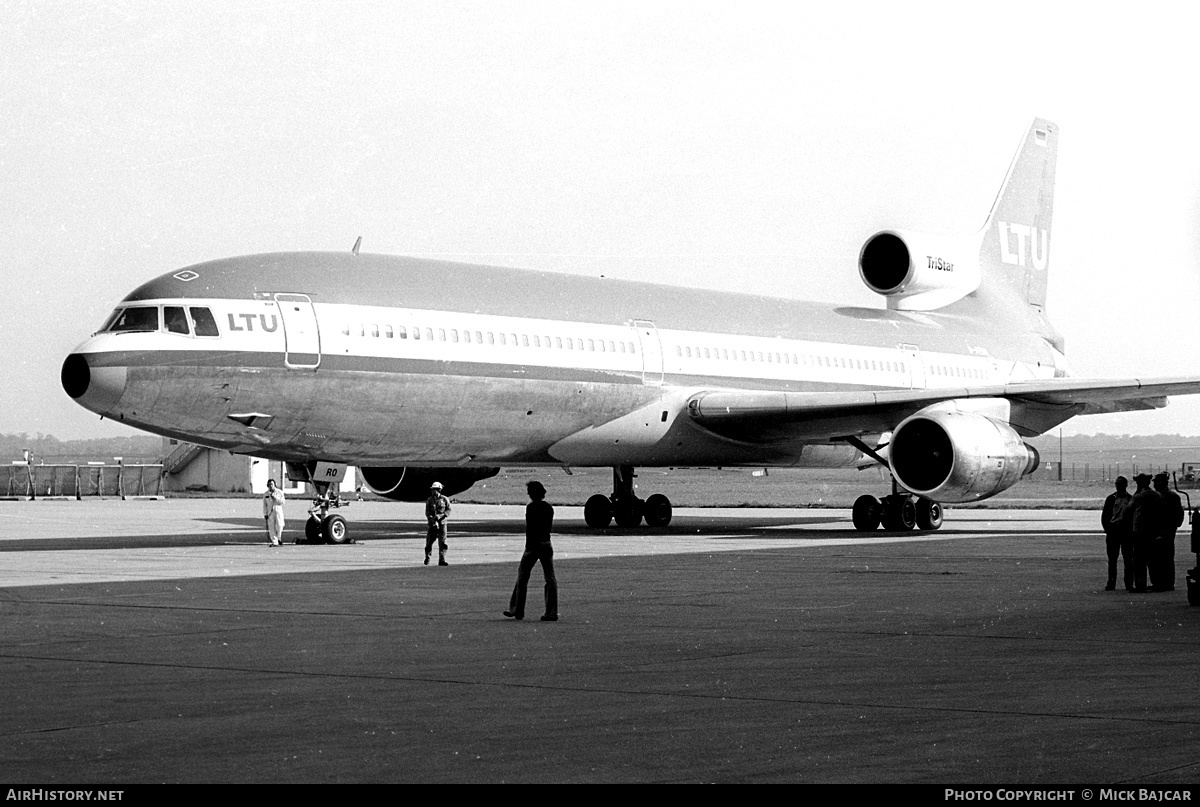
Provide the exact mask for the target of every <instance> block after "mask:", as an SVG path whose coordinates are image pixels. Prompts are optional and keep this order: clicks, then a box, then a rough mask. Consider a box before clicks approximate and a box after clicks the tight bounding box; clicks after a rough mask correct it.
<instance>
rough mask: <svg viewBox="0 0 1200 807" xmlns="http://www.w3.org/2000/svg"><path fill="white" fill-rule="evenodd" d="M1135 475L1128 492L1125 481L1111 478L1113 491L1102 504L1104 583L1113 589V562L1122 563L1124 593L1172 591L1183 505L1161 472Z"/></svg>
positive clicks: (1119, 477)
mask: <svg viewBox="0 0 1200 807" xmlns="http://www.w3.org/2000/svg"><path fill="white" fill-rule="evenodd" d="M1151 479H1152V478H1151V476H1150V474H1138V475H1137V476H1135V477H1134V478H1133V481H1134V484H1136V485H1137V489H1136V490H1135V491H1134V492H1133V493H1132V494H1131V493H1129V490H1128V488H1129V480H1128V479H1126V478H1125V477H1123V476H1118V477H1117V479H1116V491H1115V492H1113V493H1112V494H1111V495H1110V496H1109V497H1108V498H1107V499H1105V500H1104V511H1103V513H1102V514H1101V516H1100V524H1101V526H1103V527H1104V534H1105V536H1106V538H1105V543H1106V545H1107V549H1108V583H1107V585H1105V586H1104V590H1105V591H1113V590H1114V589H1116V587H1117V559H1118V558H1120V557H1123V558H1124V559H1125V590H1126V591H1129V592H1132V593H1134V594H1141V593H1144V592H1150V591H1174V590H1175V533H1176V531H1177V530H1178V529H1179V527H1180V526H1181V525H1182V524H1183V504H1182V503H1181V502H1180V499H1179V495H1178V494H1177V493H1175V491H1173V490H1171V488H1170V476H1168V475H1167V474H1166V473H1165V472H1163V473H1159V474H1156V475H1155V476H1154V477H1153V483H1154V487H1153V488H1152V487H1151V486H1150V483H1151Z"/></svg>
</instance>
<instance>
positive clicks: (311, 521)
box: [304, 516, 325, 544]
mask: <svg viewBox="0 0 1200 807" xmlns="http://www.w3.org/2000/svg"><path fill="white" fill-rule="evenodd" d="M304 540H305V541H308V542H309V543H310V544H320V543H324V541H325V536H323V535H321V522H320V521H317V520H316V519H315V518H313V517H312V516H309V518H308V521H306V522H304Z"/></svg>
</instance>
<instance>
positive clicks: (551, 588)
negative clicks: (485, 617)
mask: <svg viewBox="0 0 1200 807" xmlns="http://www.w3.org/2000/svg"><path fill="white" fill-rule="evenodd" d="M525 490H526V491H527V492H528V493H529V498H530V502H529V504H528V505H526V506H525V552H524V554H522V555H521V565H520V566H519V567H518V568H517V584H516V586H514V587H513V593H512V598H511V599H510V600H509V601H508V610H507V611H505V612H504V615H505V616H507V617H511V618H513V619H524V618H525V594H526V592H527V590H528V588H529V575H530V573H532V572H533V565H534V564H535V563H537V562H538V561H541V563H542V575H543V576H544V577H545V578H546V613H545V614H543V615H542V621H543V622H557V621H558V580H557V579H556V578H555V576H554V547H552V546H551V545H550V532H551V531H552V530H553V529H554V508H553V507H551V506H550V505H549V504H548V503H547V502H546V488H545V486H544V485H543V484H542V483H541V482H538V481H537V480H534V481H532V482H530V483H529V484H528V485H526V486H525Z"/></svg>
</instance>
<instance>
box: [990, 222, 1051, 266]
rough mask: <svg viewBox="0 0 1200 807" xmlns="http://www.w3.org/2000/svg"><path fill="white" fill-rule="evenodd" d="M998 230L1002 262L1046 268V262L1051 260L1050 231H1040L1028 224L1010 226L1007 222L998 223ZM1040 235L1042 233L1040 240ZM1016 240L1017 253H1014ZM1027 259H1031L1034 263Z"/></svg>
mask: <svg viewBox="0 0 1200 807" xmlns="http://www.w3.org/2000/svg"><path fill="white" fill-rule="evenodd" d="M996 228H997V229H998V230H999V231H1000V260H1002V261H1004V262H1005V263H1011V264H1013V265H1014V266H1028V265H1029V264H1030V263H1031V262H1032V264H1033V268H1034V269H1045V268H1046V262H1047V261H1048V260H1049V259H1050V231H1049V230H1039V229H1037V228H1035V227H1030V226H1029V225H1028V224H1009V223H1008V222H1006V221H997V222H996ZM1038 233H1041V236H1042V237H1041V238H1040V239H1039V238H1038ZM1014 240H1015V241H1016V251H1013V242H1014ZM1039 243H1040V248H1039ZM1027 258H1031V259H1032V261H1030V260H1027Z"/></svg>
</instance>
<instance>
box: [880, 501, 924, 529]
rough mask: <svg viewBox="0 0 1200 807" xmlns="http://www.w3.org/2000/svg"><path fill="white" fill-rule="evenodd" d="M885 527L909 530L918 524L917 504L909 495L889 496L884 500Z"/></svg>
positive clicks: (883, 519)
mask: <svg viewBox="0 0 1200 807" xmlns="http://www.w3.org/2000/svg"><path fill="white" fill-rule="evenodd" d="M882 521H883V528H884V529H885V530H888V531H890V532H907V531H909V530H911V529H912V528H913V527H915V526H917V506H916V504H914V503H913V500H912V498H910V497H909V496H896V495H893V496H888V497H887V498H886V499H884V500H883V518H882Z"/></svg>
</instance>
